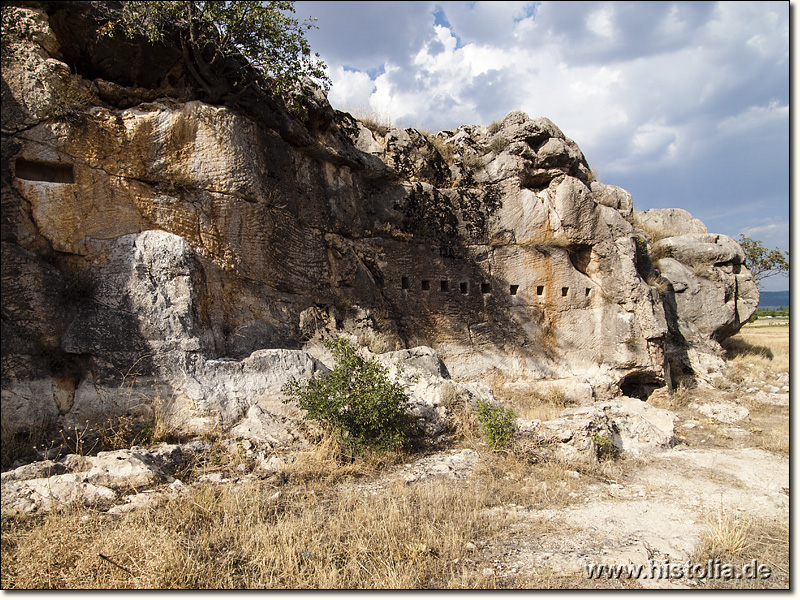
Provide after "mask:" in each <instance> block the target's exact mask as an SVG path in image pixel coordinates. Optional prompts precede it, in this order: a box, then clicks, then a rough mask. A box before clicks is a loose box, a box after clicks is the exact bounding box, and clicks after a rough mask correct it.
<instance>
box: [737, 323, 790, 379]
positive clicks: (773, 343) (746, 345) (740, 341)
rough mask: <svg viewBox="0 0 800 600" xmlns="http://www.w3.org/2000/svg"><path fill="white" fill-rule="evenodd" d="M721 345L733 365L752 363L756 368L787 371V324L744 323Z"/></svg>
mask: <svg viewBox="0 0 800 600" xmlns="http://www.w3.org/2000/svg"><path fill="white" fill-rule="evenodd" d="M722 345H723V347H724V348H725V350H726V351H727V353H728V362H729V364H733V365H734V366H743V365H753V367H755V368H757V369H769V370H772V371H779V372H788V371H789V327H788V326H786V327H756V326H752V325H745V326H744V327H742V329H741V330H740V331H739V333H738V334H736V335H734V336H733V337H731V338H729V339H727V340H725V341H724V342H723V344H722ZM753 367H751V368H753Z"/></svg>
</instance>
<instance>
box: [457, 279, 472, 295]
mask: <svg viewBox="0 0 800 600" xmlns="http://www.w3.org/2000/svg"><path fill="white" fill-rule="evenodd" d="M458 287H459V290H460V291H461V293H462V294H469V283H467V282H466V281H462V282H461V283H460V284H459V285H458Z"/></svg>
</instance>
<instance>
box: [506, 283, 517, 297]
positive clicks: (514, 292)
mask: <svg viewBox="0 0 800 600" xmlns="http://www.w3.org/2000/svg"><path fill="white" fill-rule="evenodd" d="M518 290H519V286H518V285H511V286H509V288H508V291H509V292H510V293H511V295H512V296H516V295H517V291H518Z"/></svg>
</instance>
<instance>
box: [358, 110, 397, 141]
mask: <svg viewBox="0 0 800 600" xmlns="http://www.w3.org/2000/svg"><path fill="white" fill-rule="evenodd" d="M349 112H350V114H351V115H353V117H354V118H355V119H356V120H357V121H361V123H362V124H363V125H364V127H366V128H367V129H369V130H370V131H371V132H372V133H374V134H376V135H379V136H381V137H385V136H386V134H387V133H389V130H390V129H391V128H392V118H391V117H390V116H389V115H388V114H386V113H379V112H378V111H376V110H373V109H371V108H366V107H356V108H353V109H351V110H349Z"/></svg>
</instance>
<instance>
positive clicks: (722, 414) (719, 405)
mask: <svg viewBox="0 0 800 600" xmlns="http://www.w3.org/2000/svg"><path fill="white" fill-rule="evenodd" d="M689 407H690V408H694V409H696V410H698V411H700V412H701V413H703V414H704V415H706V416H707V417H709V418H711V419H716V420H717V421H719V422H720V423H737V422H738V421H744V420H749V419H750V411H749V410H747V409H746V408H745V407H744V406H737V405H735V404H733V403H731V402H711V403H708V404H690V405H689Z"/></svg>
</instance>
